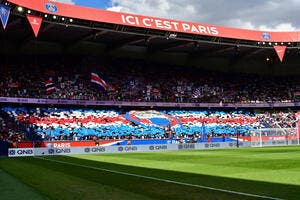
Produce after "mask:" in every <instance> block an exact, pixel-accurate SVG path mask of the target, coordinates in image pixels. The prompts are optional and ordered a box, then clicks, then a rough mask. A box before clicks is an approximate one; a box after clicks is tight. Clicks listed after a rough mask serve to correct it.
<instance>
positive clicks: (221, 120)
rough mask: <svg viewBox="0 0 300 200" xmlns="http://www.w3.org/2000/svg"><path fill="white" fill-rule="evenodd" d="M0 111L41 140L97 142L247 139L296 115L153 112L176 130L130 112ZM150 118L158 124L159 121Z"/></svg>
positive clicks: (287, 123)
mask: <svg viewBox="0 0 300 200" xmlns="http://www.w3.org/2000/svg"><path fill="white" fill-rule="evenodd" d="M2 111H4V112H5V113H7V114H8V115H9V117H10V118H11V119H13V120H15V122H16V123H20V124H23V125H24V127H26V128H27V129H28V130H31V133H32V134H37V135H38V136H39V138H40V139H42V140H75V141H78V140H92V138H93V137H94V136H97V137H98V138H100V139H124V138H132V139H134V138H137V139H164V138H170V137H175V138H184V137H194V136H197V137H201V135H202V134H203V133H204V132H205V134H207V135H209V136H211V137H214V136H222V135H226V136H229V137H233V136H234V135H236V134H240V135H243V136H249V135H251V132H252V131H254V130H256V129H260V128H270V127H272V128H279V127H278V125H279V126H280V127H281V128H288V127H290V128H292V127H295V117H294V115H295V113H293V112H292V111H285V112H266V111H264V112H263V113H257V112H250V111H245V110H231V111H226V112H225V111H217V110H199V111H191V110H157V111H156V112H159V113H162V114H163V115H166V116H171V117H175V118H176V119H177V120H178V122H179V123H178V125H176V126H171V125H170V126H157V125H155V124H153V123H150V124H146V125H141V124H136V123H133V122H132V121H130V120H128V118H126V117H125V116H126V114H127V113H128V112H129V111H124V110H121V109H120V110H113V109H111V110H97V109H88V108H84V109H78V108H72V109H71V108H46V107H41V108H26V107H3V108H2ZM153 118H155V120H158V117H155V116H154V117H153ZM170 133H171V134H172V135H170Z"/></svg>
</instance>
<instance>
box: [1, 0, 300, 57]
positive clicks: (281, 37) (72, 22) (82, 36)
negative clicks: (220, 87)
mask: <svg viewBox="0 0 300 200" xmlns="http://www.w3.org/2000/svg"><path fill="white" fill-rule="evenodd" d="M0 2H1V0H0ZM2 2H3V3H5V4H7V5H8V6H9V7H10V8H11V14H12V15H11V17H10V19H9V22H8V25H7V29H6V30H5V31H0V36H2V37H3V38H7V39H11V40H14V41H17V42H18V43H20V44H23V43H24V42H26V41H28V40H31V39H32V30H31V29H30V25H29V23H28V22H27V19H26V15H28V14H30V15H33V16H39V17H41V18H42V19H43V23H42V26H41V29H40V33H39V37H38V40H39V41H47V42H55V43H59V44H63V45H66V46H68V45H73V44H74V43H77V42H79V41H87V42H93V43H101V44H104V45H105V47H106V48H107V49H108V50H111V49H117V48H120V47H123V46H138V47H144V48H146V49H147V50H148V51H150V52H155V51H165V52H181V53H182V52H184V53H190V54H193V53H196V54H198V53H199V52H201V53H202V55H213V56H215V55H222V56H224V55H225V56H226V55H227V54H228V55H232V53H235V52H237V51H238V53H239V54H240V55H244V56H251V55H255V54H262V55H270V52H272V54H275V53H274V50H273V46H274V45H284V46H287V47H288V49H290V50H289V53H291V52H293V50H292V49H296V50H295V51H294V52H296V51H297V49H298V41H300V32H264V31H254V30H246V29H237V28H228V27H221V26H214V25H207V24H198V23H191V22H183V21H177V20H169V19H162V18H156V17H147V16H140V15H133V14H128V13H119V12H112V11H106V10H99V9H94V8H87V7H81V6H75V5H69V4H63V3H58V2H54V1H48V0H31V1H26V0H7V1H6V0H2ZM20 8H22V9H20Z"/></svg>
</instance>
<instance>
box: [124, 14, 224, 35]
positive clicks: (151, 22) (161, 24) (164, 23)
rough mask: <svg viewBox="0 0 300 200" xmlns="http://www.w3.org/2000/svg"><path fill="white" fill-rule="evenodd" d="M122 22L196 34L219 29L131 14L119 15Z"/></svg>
mask: <svg viewBox="0 0 300 200" xmlns="http://www.w3.org/2000/svg"><path fill="white" fill-rule="evenodd" d="M121 18H122V23H123V24H128V25H133V26H140V25H142V26H144V27H149V28H157V29H164V30H171V31H180V30H183V32H187V33H196V34H203V35H214V36H216V35H219V31H218V29H217V28H216V27H214V26H203V25H198V24H192V23H182V22H176V21H171V20H166V19H155V18H149V17H139V16H132V15H124V14H122V15H121Z"/></svg>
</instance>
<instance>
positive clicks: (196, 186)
mask: <svg viewBox="0 0 300 200" xmlns="http://www.w3.org/2000/svg"><path fill="white" fill-rule="evenodd" d="M35 158H37V159H40V160H46V161H50V162H55V163H61V164H65V165H72V166H76V167H82V168H86V169H93V170H97V171H104V172H109V173H113V174H121V175H125V176H133V177H138V178H144V179H148V180H155V181H159V182H165V183H172V184H176V185H183V186H189V187H194V188H201V189H207V190H213V191H219V192H224V193H230V194H236V195H241V196H248V197H255V198H261V199H271V200H284V199H280V198H275V197H269V196H264V195H256V194H251V193H245V192H238V191H233V190H226V189H220V188H214V187H208V186H204V185H196V184H191V183H185V182H179V181H173V180H168V179H162V178H156V177H151V176H144V175H139V174H132V173H127V172H121V171H115V170H110V169H104V168H99V167H93V166H88V165H81V164H77V163H72V162H65V161H60V160H52V159H48V158H41V157H35Z"/></svg>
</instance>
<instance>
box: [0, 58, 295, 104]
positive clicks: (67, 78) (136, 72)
mask: <svg viewBox="0 0 300 200" xmlns="http://www.w3.org/2000/svg"><path fill="white" fill-rule="evenodd" d="M37 59H38V60H37V61H36V63H42V64H32V63H31V62H32V61H31V62H30V61H28V60H25V61H24V60H20V63H16V64H8V65H4V66H1V67H0V70H1V71H0V96H3V97H31V98H48V99H49V98H50V99H75V100H111V101H137V102H147V101H154V102H201V103H220V104H223V103H263V102H294V101H299V100H300V98H299V97H300V82H299V79H298V77H270V76H259V75H249V74H226V73H221V72H208V71H204V70H200V69H196V68H193V67H184V68H183V67H179V66H168V65H163V64H157V63H147V62H143V61H133V60H127V59H126V60H122V59H119V60H108V61H107V60H106V61H100V62H101V64H99V60H96V59H95V58H74V57H72V58H67V57H66V58H57V59H49V58H42V57H41V58H37ZM91 72H95V73H98V74H100V75H101V77H102V78H103V80H105V81H106V83H107V84H108V86H109V87H108V88H107V90H106V91H103V90H99V89H98V88H97V87H95V86H94V85H93V84H92V83H91ZM47 83H48V85H52V87H51V88H50V90H48V89H49V88H46V87H47Z"/></svg>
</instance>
